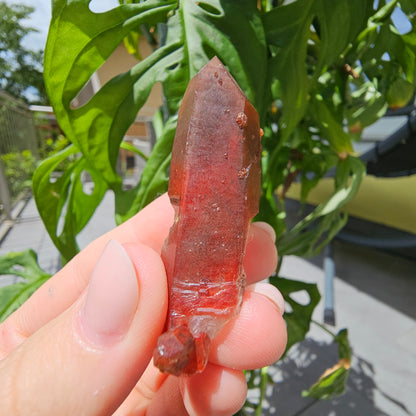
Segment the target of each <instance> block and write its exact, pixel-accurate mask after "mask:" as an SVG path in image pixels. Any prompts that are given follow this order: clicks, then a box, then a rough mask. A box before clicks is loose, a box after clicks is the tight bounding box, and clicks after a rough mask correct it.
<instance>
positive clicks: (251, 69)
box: [163, 0, 267, 116]
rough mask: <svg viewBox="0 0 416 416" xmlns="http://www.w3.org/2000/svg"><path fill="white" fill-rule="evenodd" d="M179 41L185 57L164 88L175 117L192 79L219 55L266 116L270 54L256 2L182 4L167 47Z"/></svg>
mask: <svg viewBox="0 0 416 416" xmlns="http://www.w3.org/2000/svg"><path fill="white" fill-rule="evenodd" d="M177 40H179V41H180V43H181V44H182V46H183V57H182V60H181V62H179V63H178V65H177V67H175V68H173V69H172V71H171V76H170V78H168V79H167V80H166V82H164V83H163V87H164V92H165V96H166V99H167V103H168V107H169V110H170V114H171V115H173V114H174V113H176V111H177V110H178V108H179V103H180V101H181V99H182V96H183V94H184V92H185V88H186V86H187V84H188V82H189V80H190V79H191V78H192V77H193V76H194V75H196V74H197V72H198V71H199V70H200V69H201V68H202V67H203V66H204V65H205V64H207V63H208V61H209V60H210V59H211V58H213V57H214V56H217V57H218V58H219V59H220V60H221V61H222V62H223V63H224V64H225V65H226V66H227V68H228V70H229V71H230V73H231V74H232V75H233V77H234V78H235V79H236V81H237V83H238V84H239V86H240V87H241V89H242V90H243V91H244V93H245V94H246V95H247V97H248V99H249V100H250V101H251V103H252V104H253V105H254V106H255V108H256V109H257V111H258V112H259V114H260V116H262V114H263V111H264V108H265V104H266V103H265V100H264V96H265V94H266V78H267V77H266V71H267V49H266V43H265V37H264V32H263V25H262V21H261V19H260V15H259V11H258V9H257V7H256V3H255V2H253V1H251V0H228V1H221V0H210V1H198V2H195V1H192V0H184V1H181V2H180V7H179V10H178V11H177V13H176V15H175V16H173V17H172V18H171V19H170V20H169V23H168V35H167V41H166V44H169V43H171V42H174V41H177Z"/></svg>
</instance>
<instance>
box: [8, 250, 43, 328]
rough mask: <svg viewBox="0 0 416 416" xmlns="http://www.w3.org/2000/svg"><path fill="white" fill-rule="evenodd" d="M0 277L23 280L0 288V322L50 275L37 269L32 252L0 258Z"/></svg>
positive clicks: (34, 255) (9, 254) (11, 254)
mask: <svg viewBox="0 0 416 416" xmlns="http://www.w3.org/2000/svg"><path fill="white" fill-rule="evenodd" d="M0 275H13V276H18V277H20V278H22V279H23V281H20V282H18V283H15V284H13V285H9V286H3V287H0V322H2V321H4V320H5V319H6V318H7V317H8V316H9V315H10V314H11V313H12V312H14V311H15V310H16V309H17V308H18V307H19V306H21V305H22V304H23V303H24V302H25V301H26V300H27V299H28V298H29V297H30V295H31V294H32V293H33V292H34V291H35V290H36V289H37V288H38V287H40V286H41V285H42V284H43V283H44V282H46V280H48V279H49V278H50V275H49V274H48V273H46V272H45V271H43V270H42V269H41V268H40V267H39V265H38V262H37V256H36V253H35V252H34V251H33V250H26V251H22V252H20V253H14V252H10V253H8V254H6V255H3V256H0Z"/></svg>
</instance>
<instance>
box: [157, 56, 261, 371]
mask: <svg viewBox="0 0 416 416" xmlns="http://www.w3.org/2000/svg"><path fill="white" fill-rule="evenodd" d="M260 158H261V143H260V127H259V117H258V114H257V112H256V110H255V109H254V107H253V106H252V105H251V104H250V102H249V101H248V100H247V98H246V96H245V95H244V93H243V92H242V91H241V89H240V88H239V86H238V85H237V83H236V81H235V80H234V79H233V77H232V76H231V75H230V73H229V72H228V71H227V70H226V68H225V67H224V66H223V65H222V63H221V62H220V61H219V59H218V58H216V57H215V58H213V59H212V60H211V61H210V62H209V63H208V64H207V65H206V66H205V67H204V68H203V69H202V70H201V71H200V72H199V73H198V74H197V75H196V76H195V77H194V78H193V79H192V80H191V81H190V83H189V86H188V88H187V90H186V93H185V96H184V98H183V101H182V104H181V107H180V109H179V118H178V127H177V131H176V136H175V141H174V146H173V150H172V162H171V170H170V181H169V197H170V200H171V203H172V206H173V207H174V209H175V221H174V224H173V226H172V228H171V230H170V233H169V236H168V238H167V240H166V242H165V245H164V248H163V250H162V259H163V261H164V264H165V268H166V272H167V276H168V284H169V311H168V318H167V322H166V332H165V333H163V334H162V335H161V336H160V337H159V339H158V344H157V347H156V349H155V352H154V356H153V360H154V363H155V365H156V366H157V367H158V368H159V369H160V370H161V371H163V372H165V373H169V374H174V375H181V374H187V375H192V374H195V373H199V372H201V371H203V370H204V368H205V366H206V363H207V360H208V354H209V349H210V344H211V340H212V339H213V338H214V336H215V335H216V334H217V333H218V332H219V330H220V329H221V328H222V327H223V326H224V324H226V323H227V322H228V321H230V320H231V319H232V318H233V317H234V316H235V315H236V314H237V313H238V311H239V308H240V304H241V301H242V296H243V292H244V285H245V275H244V270H243V259H244V253H245V248H246V240H247V231H248V227H249V224H250V221H251V219H252V218H253V217H254V216H255V215H256V214H257V212H258V203H259V197H260V182H261V169H260Z"/></svg>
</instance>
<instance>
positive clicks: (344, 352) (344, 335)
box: [334, 328, 352, 361]
mask: <svg viewBox="0 0 416 416" xmlns="http://www.w3.org/2000/svg"><path fill="white" fill-rule="evenodd" d="M334 340H335V342H336V343H337V344H338V354H339V358H341V359H346V360H349V361H351V356H352V351H351V346H350V342H349V340H348V329H346V328H344V329H341V330H340V331H339V332H338V334H337V335H336V336H335V338H334Z"/></svg>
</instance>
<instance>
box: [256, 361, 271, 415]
mask: <svg viewBox="0 0 416 416" xmlns="http://www.w3.org/2000/svg"><path fill="white" fill-rule="evenodd" d="M268 368H269V367H263V368H262V369H260V386H259V387H260V398H259V404H258V405H257V407H256V413H255V416H261V414H262V405H263V400H264V396H265V395H266V387H267V377H268V373H267V370H268Z"/></svg>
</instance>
